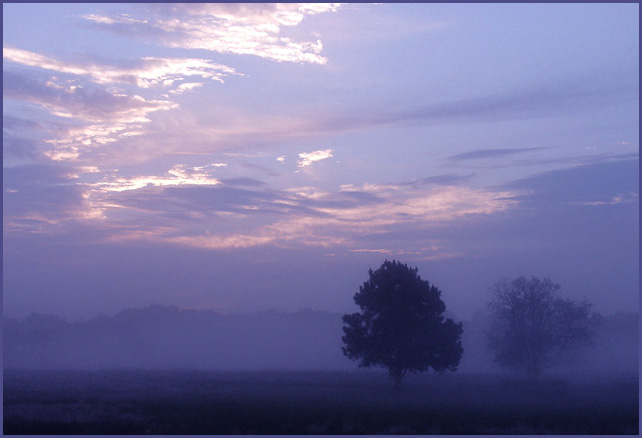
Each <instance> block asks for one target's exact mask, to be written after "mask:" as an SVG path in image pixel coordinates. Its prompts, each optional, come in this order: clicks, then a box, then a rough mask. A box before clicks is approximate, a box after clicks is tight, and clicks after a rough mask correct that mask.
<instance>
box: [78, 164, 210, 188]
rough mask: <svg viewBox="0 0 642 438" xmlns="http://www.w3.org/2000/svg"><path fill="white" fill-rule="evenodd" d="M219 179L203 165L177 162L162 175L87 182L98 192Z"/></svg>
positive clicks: (199, 182) (197, 183) (190, 183)
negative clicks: (206, 170)
mask: <svg viewBox="0 0 642 438" xmlns="http://www.w3.org/2000/svg"><path fill="white" fill-rule="evenodd" d="M216 184H220V181H219V180H217V179H216V178H214V177H212V176H211V175H210V174H209V173H207V172H203V167H192V168H190V167H188V166H186V165H184V164H177V165H175V166H174V167H172V168H171V169H170V170H168V171H167V174H166V175H164V176H134V177H130V178H124V177H116V178H105V179H103V180H102V181H100V182H98V183H94V184H88V186H90V187H93V188H94V189H95V190H97V191H99V192H122V191H127V190H136V189H142V188H144V187H150V186H157V187H162V186H174V187H177V186H182V185H199V186H203V185H206V186H213V185H216Z"/></svg>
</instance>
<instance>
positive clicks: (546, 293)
mask: <svg viewBox="0 0 642 438" xmlns="http://www.w3.org/2000/svg"><path fill="white" fill-rule="evenodd" d="M560 287H561V286H560V285H559V284H557V283H553V282H552V281H551V280H550V279H544V280H540V279H539V278H536V277H532V278H530V279H526V278H525V277H518V278H516V279H514V280H512V281H511V282H508V281H506V280H503V281H500V282H497V283H495V284H494V285H493V286H492V287H491V292H492V295H493V298H492V301H491V302H490V303H488V309H489V310H490V313H491V320H492V322H491V327H490V331H489V332H488V333H487V335H488V341H489V346H490V348H491V349H492V350H493V352H494V354H495V361H496V362H497V363H498V364H499V365H500V366H502V367H505V368H510V369H514V370H521V371H525V372H526V374H527V375H528V376H529V377H530V378H533V379H534V378H537V377H538V376H539V375H540V373H541V372H542V369H543V368H545V367H547V366H550V365H552V364H553V363H555V362H556V360H557V359H559V358H560V357H561V354H562V353H563V352H564V351H565V350H567V349H569V348H571V347H573V346H575V345H578V344H582V343H587V342H589V341H590V340H591V338H592V337H593V330H592V329H593V327H594V326H595V325H596V324H597V323H598V322H599V316H598V315H597V314H595V313H594V312H592V311H591V308H592V305H591V304H590V303H589V302H588V301H582V302H575V301H573V300H570V299H566V298H560V297H558V296H557V293H558V291H559V290H560Z"/></svg>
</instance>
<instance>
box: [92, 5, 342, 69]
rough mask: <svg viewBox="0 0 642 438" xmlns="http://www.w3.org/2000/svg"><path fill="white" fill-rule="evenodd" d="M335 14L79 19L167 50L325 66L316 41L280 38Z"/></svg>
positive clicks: (170, 13)
mask: <svg viewBox="0 0 642 438" xmlns="http://www.w3.org/2000/svg"><path fill="white" fill-rule="evenodd" d="M339 8H340V4H338V3H315V4H305V3H303V4H301V3H285V4H226V3H220V4H205V3H202V4H201V3H198V4H158V5H151V6H150V7H147V8H145V9H146V10H145V11H144V12H145V13H143V14H141V17H140V18H137V17H133V16H131V15H126V14H120V15H111V16H107V15H101V14H87V15H85V16H84V17H83V18H84V19H85V20H87V21H89V22H91V23H93V24H94V26H96V27H99V28H102V29H106V30H110V31H113V32H117V33H119V34H121V35H127V36H131V37H136V38H141V37H142V38H143V39H145V40H147V41H149V42H152V43H158V42H160V43H162V44H164V45H166V46H169V47H175V48H185V49H204V50H209V51H213V52H219V53H233V54H238V55H255V56H259V57H262V58H266V59H270V60H273V61H279V62H281V61H287V62H296V63H313V64H325V63H326V62H327V59H326V58H325V57H323V56H321V51H322V50H323V45H322V43H321V41H320V40H318V39H317V40H316V41H294V40H293V39H291V38H288V37H284V36H281V34H280V32H281V28H282V27H287V26H296V25H298V24H300V23H301V21H303V19H304V18H305V17H306V16H310V15H315V14H320V13H325V12H334V11H337V10H338V9H339ZM150 13H151V16H150V15H149V14H150Z"/></svg>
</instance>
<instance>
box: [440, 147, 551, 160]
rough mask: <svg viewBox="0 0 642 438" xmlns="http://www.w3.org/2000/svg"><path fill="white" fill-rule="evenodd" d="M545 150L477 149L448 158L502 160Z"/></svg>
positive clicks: (539, 148)
mask: <svg viewBox="0 0 642 438" xmlns="http://www.w3.org/2000/svg"><path fill="white" fill-rule="evenodd" d="M542 149H546V148H542V147H536V148H516V149H479V150H476V151H471V152H464V153H461V154H456V155H453V156H451V157H450V159H451V160H455V161H462V160H477V159H483V158H502V157H506V156H510V155H517V154H523V153H526V152H532V151H538V150H542Z"/></svg>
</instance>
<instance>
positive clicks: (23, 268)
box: [3, 3, 639, 318]
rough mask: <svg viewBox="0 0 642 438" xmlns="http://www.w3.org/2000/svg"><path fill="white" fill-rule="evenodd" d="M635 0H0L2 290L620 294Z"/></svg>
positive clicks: (297, 301)
mask: <svg viewBox="0 0 642 438" xmlns="http://www.w3.org/2000/svg"><path fill="white" fill-rule="evenodd" d="M638 17H639V5H638V4H633V3H629V4H554V3H548V4H385V3H384V4H365V3H358V4H321V3H315V4H294V3H289V4H280V5H278V4H228V3H225V4H167V3H163V4H117V3H110V4H76V3H63V4H17V3H15V4H14V3H9V4H7V3H4V4H3V314H4V315H6V316H11V317H22V316H25V315H28V314H30V313H32V312H39V313H49V314H56V315H60V316H63V317H66V318H89V317H93V316H95V315H97V314H100V313H104V314H114V313H116V312H118V311H120V310H122V309H125V308H130V307H143V306H147V305H149V304H161V305H176V306H178V307H179V308H181V309H209V310H216V311H219V312H223V313H244V312H256V311H262V310H270V309H271V310H279V311H296V310H299V309H304V308H311V309H315V310H326V311H333V312H353V311H356V309H357V308H356V306H355V304H354V303H353V301H352V298H353V295H354V294H355V293H356V292H358V289H359V286H360V285H361V284H362V283H363V282H364V281H365V280H367V279H368V269H371V268H372V269H376V268H378V267H379V266H380V265H381V263H383V261H384V260H386V259H388V260H391V259H396V260H400V261H401V262H403V263H407V264H409V265H411V266H416V267H418V269H419V274H420V275H421V276H422V278H424V279H426V280H428V281H429V282H430V283H431V284H434V285H436V286H437V287H438V288H439V289H440V290H441V291H442V299H443V300H444V302H445V304H446V306H447V310H448V311H449V312H451V313H452V314H453V315H455V316H457V317H459V318H470V317H471V315H473V314H474V313H475V312H477V311H479V310H482V309H483V308H484V306H485V304H486V303H487V302H488V301H489V292H488V288H489V287H490V286H491V285H492V284H493V283H494V282H495V281H499V280H501V279H502V278H514V277H516V276H519V275H525V276H531V275H532V276H539V277H548V278H551V279H552V280H554V281H556V282H558V283H560V284H561V285H562V291H561V292H562V294H563V295H564V296H567V297H570V298H572V299H577V300H580V299H584V298H586V299H588V300H589V301H591V302H592V303H593V304H594V309H595V310H597V311H599V312H602V313H605V314H610V313H615V312H622V311H637V310H638V308H639V103H638V102H639V101H638V96H639V82H638V78H639V21H638Z"/></svg>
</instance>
